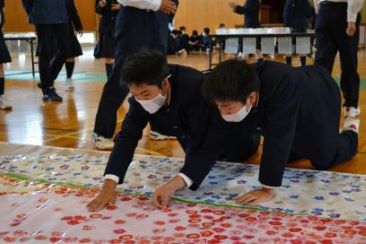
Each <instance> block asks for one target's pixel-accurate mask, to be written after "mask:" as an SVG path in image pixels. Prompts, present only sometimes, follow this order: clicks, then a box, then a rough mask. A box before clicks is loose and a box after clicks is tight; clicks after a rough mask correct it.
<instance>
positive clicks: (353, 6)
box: [347, 0, 364, 23]
mask: <svg viewBox="0 0 366 244" xmlns="http://www.w3.org/2000/svg"><path fill="white" fill-rule="evenodd" d="M363 3H364V0H349V1H348V5H347V21H348V22H353V23H355V22H356V19H357V15H358V13H359V12H360V11H361V9H362V6H363Z"/></svg>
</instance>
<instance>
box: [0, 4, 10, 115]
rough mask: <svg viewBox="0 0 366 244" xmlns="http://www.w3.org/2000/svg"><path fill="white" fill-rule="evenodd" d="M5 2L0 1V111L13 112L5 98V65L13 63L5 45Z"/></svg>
mask: <svg viewBox="0 0 366 244" xmlns="http://www.w3.org/2000/svg"><path fill="white" fill-rule="evenodd" d="M4 6H5V3H4V0H0V109H1V110H11V109H12V106H11V105H10V104H9V102H8V101H7V99H6V98H5V96H4V93H5V78H4V64H5V63H10V62H11V57H10V53H9V50H8V48H7V46H6V44H5V40H4V33H3V26H4V23H5V18H4Z"/></svg>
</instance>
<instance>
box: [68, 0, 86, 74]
mask: <svg viewBox="0 0 366 244" xmlns="http://www.w3.org/2000/svg"><path fill="white" fill-rule="evenodd" d="M66 6H67V13H68V14H69V25H70V55H71V56H70V57H67V59H66V62H65V68H66V75H67V79H71V78H72V75H73V73H74V67H75V57H78V56H81V55H83V51H82V49H81V45H80V43H79V41H78V38H77V36H76V35H75V33H74V30H76V31H77V32H78V33H79V35H80V36H82V35H83V25H82V23H81V20H80V17H79V14H78V11H77V9H76V6H75V2H74V0H66Z"/></svg>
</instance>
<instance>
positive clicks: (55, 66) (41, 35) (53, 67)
mask: <svg viewBox="0 0 366 244" xmlns="http://www.w3.org/2000/svg"><path fill="white" fill-rule="evenodd" d="M35 26H36V32H37V37H38V50H37V52H38V56H39V62H38V65H39V74H40V78H41V85H42V90H43V91H46V90H47V89H48V88H49V87H52V86H53V83H54V78H53V77H57V75H58V73H60V71H61V69H62V66H63V65H64V63H65V60H66V57H67V56H68V54H69V52H70V41H69V32H70V30H69V24H36V25H35ZM52 43H55V44H56V50H57V51H56V53H55V52H54V48H55V46H54V45H52Z"/></svg>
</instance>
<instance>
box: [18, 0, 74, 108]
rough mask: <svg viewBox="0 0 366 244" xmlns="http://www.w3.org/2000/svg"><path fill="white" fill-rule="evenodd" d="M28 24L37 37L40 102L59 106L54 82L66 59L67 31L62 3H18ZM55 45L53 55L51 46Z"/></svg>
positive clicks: (53, 0) (44, 0)
mask: <svg viewBox="0 0 366 244" xmlns="http://www.w3.org/2000/svg"><path fill="white" fill-rule="evenodd" d="M22 2H23V6H24V8H25V10H26V12H27V14H28V16H29V22H30V23H32V24H34V25H35V27H36V32H37V37H38V53H39V61H38V65H39V74H40V78H41V88H42V93H43V101H49V102H62V97H61V96H59V95H58V94H57V93H56V89H55V87H54V86H53V85H54V81H55V80H54V78H53V77H57V75H58V72H59V71H60V70H61V69H62V66H63V65H64V63H65V60H66V57H69V56H70V40H69V39H70V38H69V33H70V27H69V16H68V11H67V7H66V6H67V4H66V1H65V0H22ZM53 41H56V46H57V47H56V48H57V52H56V53H54V51H53V47H52V46H53V45H50V43H52V42H53Z"/></svg>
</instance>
